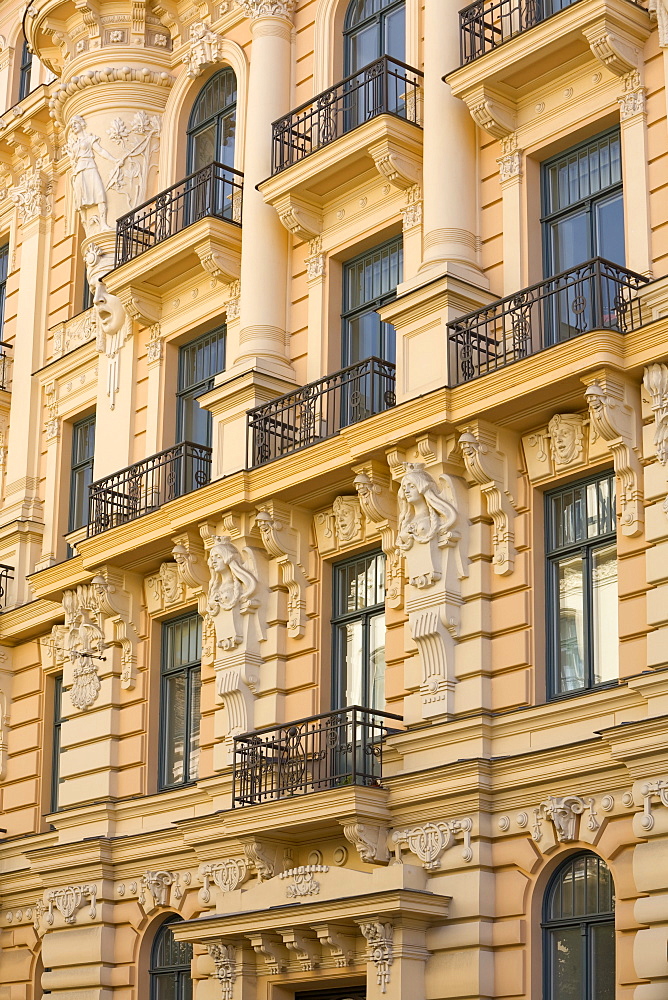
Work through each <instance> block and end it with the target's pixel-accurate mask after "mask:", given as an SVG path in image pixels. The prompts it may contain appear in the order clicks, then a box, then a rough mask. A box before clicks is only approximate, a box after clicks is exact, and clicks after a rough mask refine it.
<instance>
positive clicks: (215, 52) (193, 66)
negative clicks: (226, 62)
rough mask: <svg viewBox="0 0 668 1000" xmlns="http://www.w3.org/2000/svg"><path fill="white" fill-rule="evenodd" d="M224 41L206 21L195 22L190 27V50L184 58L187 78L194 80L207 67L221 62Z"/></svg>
mask: <svg viewBox="0 0 668 1000" xmlns="http://www.w3.org/2000/svg"><path fill="white" fill-rule="evenodd" d="M222 44H223V40H222V38H221V37H220V35H217V34H216V32H215V31H213V30H212V29H211V27H210V25H208V24H206V22H205V21H195V23H194V24H191V26H190V39H189V49H188V51H187V52H186V53H185V54H184V56H183V62H184V63H185V65H186V67H187V69H186V76H187V77H188V78H189V79H191V80H194V79H195V78H196V77H198V76H199V75H200V73H202V72H203V71H204V70H205V69H206V67H207V66H211V65H213V64H214V63H217V62H219V61H220V59H221V57H222Z"/></svg>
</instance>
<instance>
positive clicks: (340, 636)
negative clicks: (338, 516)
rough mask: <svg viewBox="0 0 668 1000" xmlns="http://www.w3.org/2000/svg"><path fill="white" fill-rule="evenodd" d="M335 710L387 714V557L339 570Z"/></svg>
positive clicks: (369, 556)
mask: <svg viewBox="0 0 668 1000" xmlns="http://www.w3.org/2000/svg"><path fill="white" fill-rule="evenodd" d="M333 585H334V586H333V591H334V607H333V612H334V614H333V617H332V627H333V630H334V665H333V666H334V669H333V681H334V686H333V691H332V700H333V705H334V708H345V707H347V706H349V705H359V706H361V707H362V708H371V709H373V708H376V709H378V710H379V711H384V709H385V556H384V555H383V553H382V552H370V553H366V554H364V555H361V556H356V557H355V558H354V559H348V560H346V562H343V563H338V564H337V565H336V566H334V580H333Z"/></svg>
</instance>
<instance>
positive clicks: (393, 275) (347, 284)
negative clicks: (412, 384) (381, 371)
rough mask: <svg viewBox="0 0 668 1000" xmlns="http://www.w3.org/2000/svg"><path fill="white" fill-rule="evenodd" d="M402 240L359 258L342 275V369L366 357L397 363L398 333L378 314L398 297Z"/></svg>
mask: <svg viewBox="0 0 668 1000" xmlns="http://www.w3.org/2000/svg"><path fill="white" fill-rule="evenodd" d="M403 263H404V251H403V243H402V240H401V237H399V238H397V239H394V240H390V242H389V243H384V244H383V245H382V246H380V247H376V248H375V249H374V250H369V251H368V252H367V253H364V254H362V255H361V256H359V257H356V258H355V259H354V260H351V261H349V262H348V263H347V264H346V265H345V266H344V273H343V316H342V320H343V345H342V346H343V351H342V355H343V356H342V362H343V366H344V367H346V366H347V365H354V364H356V363H357V362H358V361H363V360H364V358H371V357H376V358H382V359H383V360H385V361H394V358H395V354H396V349H395V332H394V327H393V326H392V325H391V324H390V323H381V320H380V316H379V315H378V313H377V312H376V309H378V308H379V307H380V306H382V305H385V303H386V302H391V301H392V299H393V298H394V297H395V296H396V294H397V285H398V284H399V282H400V281H402V280H403Z"/></svg>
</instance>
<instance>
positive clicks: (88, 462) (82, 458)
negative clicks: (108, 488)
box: [69, 416, 95, 531]
mask: <svg viewBox="0 0 668 1000" xmlns="http://www.w3.org/2000/svg"><path fill="white" fill-rule="evenodd" d="M94 454H95V417H94V416H93V417H86V419H85V420H80V421H79V422H78V423H76V424H74V426H73V427H72V473H71V478H70V520H69V530H70V531H76V530H77V528H82V527H83V526H84V524H88V487H89V486H90V484H91V483H92V481H93V457H94Z"/></svg>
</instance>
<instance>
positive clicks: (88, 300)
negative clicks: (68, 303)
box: [81, 278, 94, 312]
mask: <svg viewBox="0 0 668 1000" xmlns="http://www.w3.org/2000/svg"><path fill="white" fill-rule="evenodd" d="M93 298H94V295H93V290H92V288H91V287H90V285H89V284H88V281H87V280H86V279H85V278H84V284H83V295H82V297H81V310H82V312H85V310H86V309H90V308H91V306H92V305H93Z"/></svg>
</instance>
